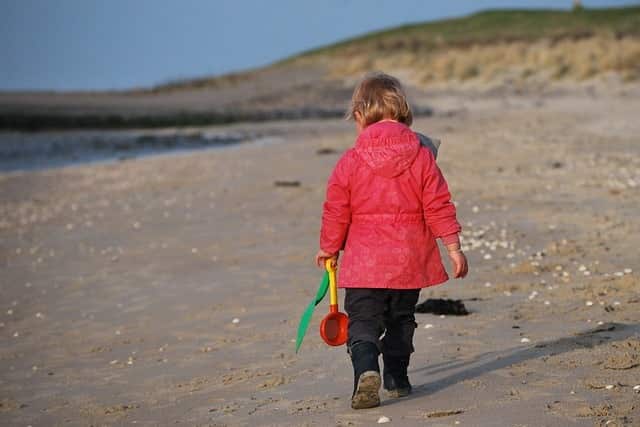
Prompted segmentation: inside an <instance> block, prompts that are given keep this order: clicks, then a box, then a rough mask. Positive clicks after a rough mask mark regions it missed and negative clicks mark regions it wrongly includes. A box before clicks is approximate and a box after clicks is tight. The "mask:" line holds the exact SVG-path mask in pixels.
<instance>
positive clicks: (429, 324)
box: [424, 323, 433, 329]
mask: <svg viewBox="0 0 640 427" xmlns="http://www.w3.org/2000/svg"><path fill="white" fill-rule="evenodd" d="M424 328H425V329H431V328H433V325H432V324H431V323H427V324H426V325H424Z"/></svg>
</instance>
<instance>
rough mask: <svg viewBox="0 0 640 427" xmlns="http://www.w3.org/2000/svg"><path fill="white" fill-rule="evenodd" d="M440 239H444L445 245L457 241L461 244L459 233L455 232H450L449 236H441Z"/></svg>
mask: <svg viewBox="0 0 640 427" xmlns="http://www.w3.org/2000/svg"><path fill="white" fill-rule="evenodd" d="M440 240H441V241H442V243H443V244H444V245H445V246H448V245H451V244H454V243H457V244H460V237H458V233H453V234H449V235H447V236H442V237H441V238H440Z"/></svg>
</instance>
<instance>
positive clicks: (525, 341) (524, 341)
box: [520, 338, 531, 343]
mask: <svg viewBox="0 0 640 427" xmlns="http://www.w3.org/2000/svg"><path fill="white" fill-rule="evenodd" d="M520 342H522V343H528V342H531V340H530V339H529V338H522V339H521V340H520Z"/></svg>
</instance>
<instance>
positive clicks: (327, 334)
mask: <svg viewBox="0 0 640 427" xmlns="http://www.w3.org/2000/svg"><path fill="white" fill-rule="evenodd" d="M332 262H333V261H332V260H330V259H328V260H327V261H326V263H325V268H326V269H327V272H328V273H329V301H330V302H329V304H330V305H329V314H327V315H326V316H325V318H324V319H322V322H320V336H321V337H322V339H323V340H324V342H326V343H327V344H329V345H332V346H339V345H342V344H344V343H346V342H347V326H348V325H349V318H348V317H347V315H346V314H344V313H341V312H340V311H338V287H337V286H336V268H335V267H334V266H333V264H332Z"/></svg>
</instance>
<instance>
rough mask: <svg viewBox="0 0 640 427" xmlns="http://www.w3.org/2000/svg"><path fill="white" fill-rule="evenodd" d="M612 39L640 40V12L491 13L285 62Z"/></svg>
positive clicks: (375, 36)
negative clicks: (370, 51)
mask: <svg viewBox="0 0 640 427" xmlns="http://www.w3.org/2000/svg"><path fill="white" fill-rule="evenodd" d="M603 33H608V34H611V35H614V36H615V37H640V7H636V6H634V7H624V8H608V9H577V10H573V11H560V10H491V11H486V12H480V13H476V14H474V15H470V16H467V17H463V18H455V19H447V20H442V21H434V22H427V23H420V24H411V25H404V26H401V27H396V28H393V29H389V30H383V31H379V32H373V33H369V34H366V35H364V36H360V37H356V38H353V39H349V40H345V41H343V42H340V43H336V44H333V45H330V46H326V47H322V48H319V49H314V50H311V51H307V52H303V53H302V54H300V55H296V56H295V57H292V58H288V59H287V60H285V61H289V60H294V59H298V58H303V57H309V56H313V55H317V54H332V53H341V52H343V53H348V52H350V51H351V50H352V49H354V50H355V49H358V50H359V49H362V48H374V49H375V50H376V51H378V52H379V51H385V50H395V49H410V50H413V51H415V50H420V49H423V48H425V49H434V48H444V47H449V46H467V45H473V44H490V43H499V42H512V41H535V40H539V39H543V38H550V39H565V38H583V37H589V36H592V35H595V34H603Z"/></svg>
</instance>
